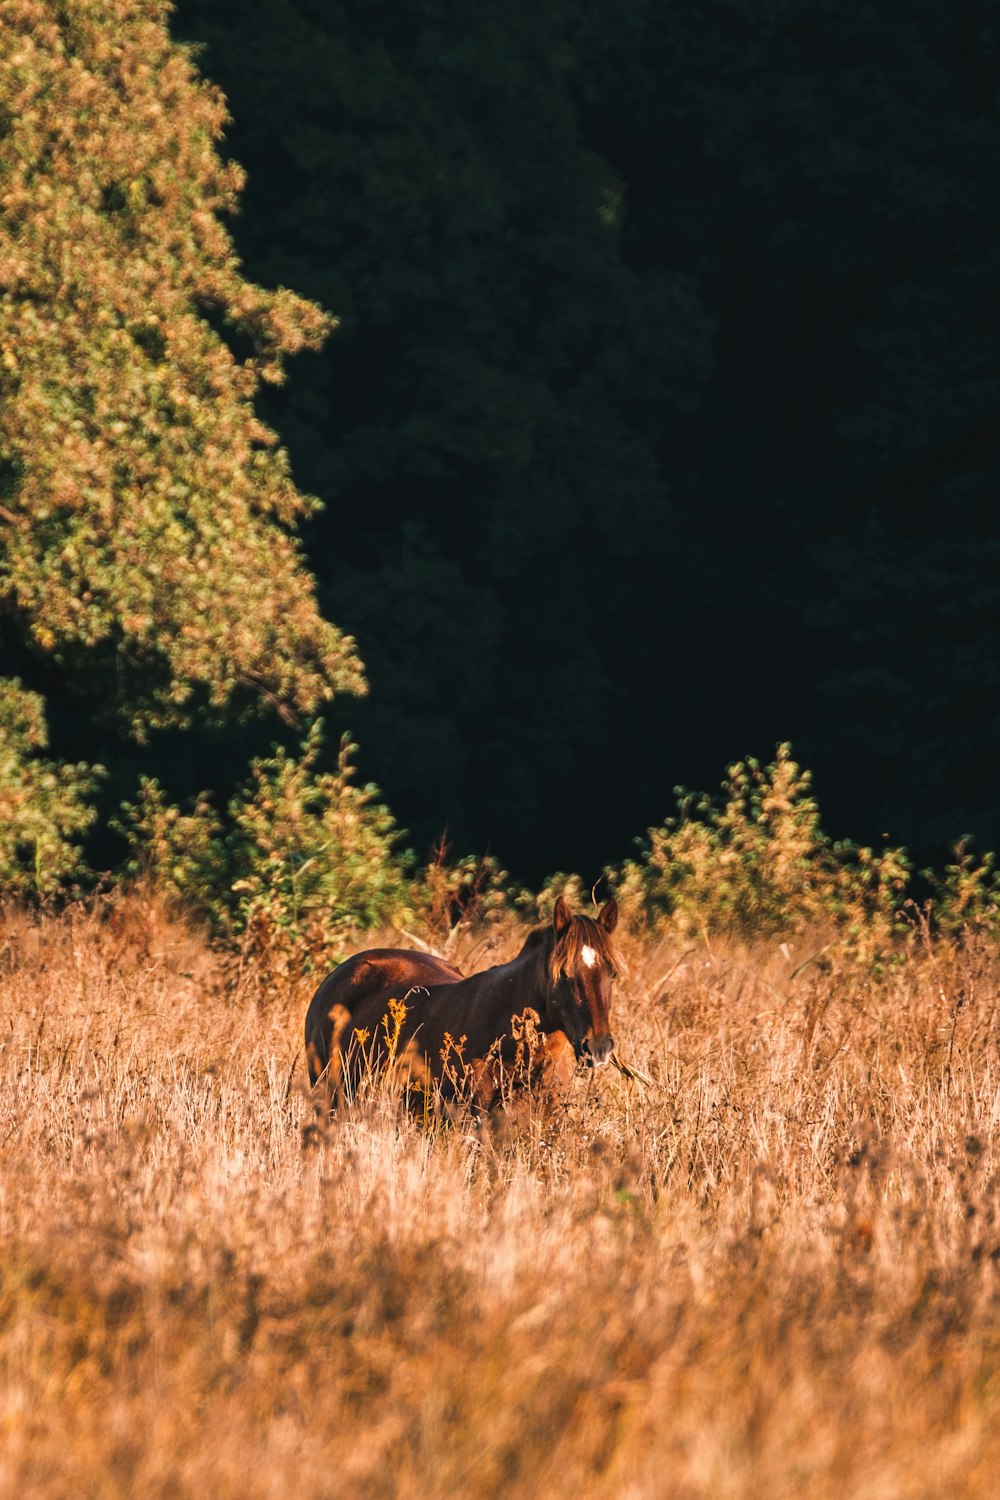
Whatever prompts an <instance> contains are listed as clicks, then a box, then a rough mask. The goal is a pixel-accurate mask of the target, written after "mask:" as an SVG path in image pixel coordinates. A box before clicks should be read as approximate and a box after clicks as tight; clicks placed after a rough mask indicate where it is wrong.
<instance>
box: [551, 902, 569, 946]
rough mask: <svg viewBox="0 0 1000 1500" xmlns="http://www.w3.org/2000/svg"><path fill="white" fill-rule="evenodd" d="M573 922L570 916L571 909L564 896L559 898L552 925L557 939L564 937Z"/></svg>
mask: <svg viewBox="0 0 1000 1500" xmlns="http://www.w3.org/2000/svg"><path fill="white" fill-rule="evenodd" d="M572 920H573V918H572V917H571V916H570V914H569V907H568V906H567V905H566V902H565V901H564V900H563V898H562V896H557V897H556V904H555V910H554V911H553V913H552V925H553V927H554V928H555V930H556V937H562V935H563V933H564V932H565V931H566V928H567V927H568V926H569V924H570V923H571V922H572Z"/></svg>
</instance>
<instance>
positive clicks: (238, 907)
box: [119, 722, 411, 965]
mask: <svg viewBox="0 0 1000 1500" xmlns="http://www.w3.org/2000/svg"><path fill="white" fill-rule="evenodd" d="M355 748H356V747H355V746H354V745H352V744H351V743H350V741H349V740H348V739H347V738H346V737H345V738H344V739H343V740H342V741H341V745H340V750H339V754H338V757H337V764H336V769H335V770H332V771H323V770H321V769H320V768H319V762H320V758H321V755H322V749H323V735H322V726H321V724H320V723H319V722H317V723H315V724H314V725H313V726H312V728H311V729H310V730H309V732H308V734H307V735H306V738H305V740H304V741H303V743H302V745H301V747H300V752H299V754H298V755H292V754H290V753H289V752H288V751H287V750H284V749H282V748H280V747H276V748H275V750H274V753H273V755H271V756H267V757H262V758H259V759H257V760H254V761H252V762H251V765H250V778H249V781H248V782H247V784H246V785H245V786H244V787H243V788H242V789H241V791H240V792H239V793H237V795H236V796H235V797H233V798H232V799H231V801H230V803H229V806H228V809H227V815H226V817H225V818H224V819H223V818H220V816H219V815H218V814H217V813H216V811H215V810H214V809H213V808H212V806H211V803H210V801H209V798H208V796H207V795H205V794H202V795H201V796H200V797H199V798H198V799H197V800H196V802H195V803H194V805H193V807H192V808H191V810H190V811H189V812H182V811H181V810H180V809H179V808H176V807H172V806H170V805H169V804H168V803H167V801H166V799H165V797H164V794H163V791H162V789H161V788H160V787H159V786H158V785H157V783H156V782H155V781H150V780H145V781H143V783H142V786H141V790H140V797H139V801H138V802H137V803H136V804H127V805H126V806H125V809H124V811H125V818H124V821H123V822H122V823H121V824H119V827H120V828H121V830H122V832H124V833H125V835H126V837H127V838H128V840H129V843H130V845H131V849H132V860H131V863H130V866H129V869H130V872H131V873H133V874H136V875H140V876H143V877H145V878H148V879H149V880H150V881H151V882H152V883H153V884H154V885H155V886H156V887H158V888H159V889H161V890H163V891H165V892H167V893H169V894H172V895H174V896H176V897H179V898H180V899H181V900H182V901H183V902H184V903H185V904H187V905H188V906H189V907H192V908H193V909H194V910H195V911H198V912H200V913H202V914H203V915H205V916H206V917H208V918H209V920H210V922H211V924H212V926H213V927H214V928H215V930H216V931H219V932H222V933H227V934H229V935H231V936H235V937H239V938H241V939H242V941H243V942H244V944H245V945H246V946H247V947H248V948H250V949H253V950H255V951H256V952H257V954H258V956H259V957H261V958H263V957H266V958H267V960H268V961H269V962H271V963H274V964H278V965H284V964H285V963H286V962H288V961H290V959H291V955H292V954H293V952H294V954H295V961H296V962H298V963H302V962H303V961H304V962H306V963H308V962H309V961H310V960H314V961H317V962H318V961H320V960H321V959H322V961H329V955H330V950H331V948H334V949H335V948H337V947H338V946H339V945H340V944H341V943H342V942H343V940H344V939H345V937H346V936H347V934H348V933H349V932H351V931H355V930H358V929H365V928H372V927H377V926H379V925H380V924H384V923H388V922H389V921H391V920H393V919H394V918H396V917H399V916H401V915H403V914H404V913H405V912H406V910H407V909H408V907H409V903H410V896H411V891H410V885H409V881H408V879H407V867H408V863H409V856H406V855H402V854H399V853H398V852H397V850H396V845H397V844H398V842H399V839H400V834H399V833H398V831H397V830H396V827H395V824H394V822H393V819H392V816H391V814H390V813H389V811H388V810H387V809H386V808H385V807H384V806H383V805H382V804H381V803H380V802H379V801H378V791H377V788H375V787H373V786H364V787H360V786H357V785H356V784H355V782H354V767H353V765H352V763H351V756H352V754H353V752H354V750H355Z"/></svg>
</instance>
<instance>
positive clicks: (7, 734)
mask: <svg viewBox="0 0 1000 1500" xmlns="http://www.w3.org/2000/svg"><path fill="white" fill-rule="evenodd" d="M47 745H48V732H47V729H46V724H45V710H44V704H43V700H42V699H41V698H40V697H39V695H38V694H37V693H31V692H28V691H27V690H26V689H25V688H24V687H22V685H21V683H20V682H19V681H18V679H17V678H16V677H14V678H2V679H0V889H2V890H3V891H4V893H5V894H9V895H17V896H39V895H48V894H50V893H51V892H53V891H55V890H56V889H58V888H59V887H60V886H61V885H64V884H65V883H66V882H67V881H70V880H73V879H75V878H77V877H78V876H80V875H81V874H83V873H84V870H85V866H84V863H83V856H82V853H81V850H80V845H79V842H78V840H79V839H80V838H81V837H82V836H83V834H85V833H86V831H87V829H88V828H89V827H90V826H91V824H92V823H93V821H94V817H95V810H94V808H93V806H91V804H90V802H89V801H88V799H89V798H90V797H91V795H92V794H93V792H94V790H95V787H96V784H97V782H98V780H99V778H100V777H101V776H102V774H103V771H102V768H101V767H100V766H88V765H84V764H83V763H80V764H78V765H57V764H55V763H54V762H52V761H48V760H45V759H43V758H42V757H41V756H40V755H39V753H38V752H39V751H42V750H44V749H45V748H46V747H47Z"/></svg>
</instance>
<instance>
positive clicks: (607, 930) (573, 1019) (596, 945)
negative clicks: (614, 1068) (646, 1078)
mask: <svg viewBox="0 0 1000 1500" xmlns="http://www.w3.org/2000/svg"><path fill="white" fill-rule="evenodd" d="M617 925H618V904H617V902H616V901H615V900H614V898H613V897H612V899H611V900H610V901H609V902H608V903H607V905H606V906H604V907H603V908H602V909H601V912H600V914H599V915H598V916H597V918H596V919H595V918H593V917H582V916H581V917H574V916H572V915H571V914H570V910H569V907H568V906H567V905H566V902H565V901H564V900H563V898H562V897H561V896H560V897H559V899H558V901H557V902H556V906H555V911H554V912H553V914H552V928H553V934H554V942H553V944H552V951H551V953H550V955H549V981H550V991H549V1008H550V1011H551V1013H552V1019H553V1020H554V1021H555V1022H556V1024H557V1025H558V1026H559V1027H560V1028H561V1030H563V1031H565V1033H566V1035H567V1036H568V1037H569V1039H570V1041H571V1042H572V1044H573V1050H574V1052H575V1053H576V1055H577V1058H578V1059H579V1060H580V1061H582V1062H586V1063H589V1064H590V1066H591V1067H594V1068H599V1067H601V1066H602V1065H603V1064H604V1063H606V1062H610V1060H611V1054H612V1052H613V1051H614V1050H615V1041H614V1037H613V1036H612V1035H611V1022H610V1011H611V990H612V986H613V985H614V982H615V980H616V978H617V977H618V975H619V974H620V973H622V972H623V971H624V964H623V962H622V958H621V954H620V953H619V952H618V948H617V946H616V944H615V943H614V941H613V939H612V936H611V934H612V933H613V932H614V930H615V927H616V926H617Z"/></svg>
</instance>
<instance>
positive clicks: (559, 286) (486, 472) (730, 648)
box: [53, 0, 1000, 879]
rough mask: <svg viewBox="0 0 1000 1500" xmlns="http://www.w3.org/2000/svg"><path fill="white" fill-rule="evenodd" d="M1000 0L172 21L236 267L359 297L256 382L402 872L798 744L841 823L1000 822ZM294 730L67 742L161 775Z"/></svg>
mask: <svg viewBox="0 0 1000 1500" xmlns="http://www.w3.org/2000/svg"><path fill="white" fill-rule="evenodd" d="M997 19H998V18H997V8H996V6H995V5H992V4H984V3H983V4H981V3H968V0H962V3H958V4H951V5H943V4H941V3H935V0H905V3H903V0H884V3H882V4H880V5H878V6H874V5H868V4H853V5H847V6H845V5H843V4H841V3H834V0H808V3H807V0H776V3H774V4H771V5H768V6H765V7H762V6H760V5H759V4H751V3H749V0H708V3H700V4H697V5H695V4H690V3H671V4H664V3H663V0H634V3H632V4H630V5H629V6H627V7H622V6H620V5H612V4H610V3H608V0H577V3H558V0H554V3H544V0H543V3H541V4H539V3H537V0H532V3H527V0H510V3H509V4H507V5H505V6H503V7H499V8H498V7H496V6H494V5H488V4H485V3H482V0H471V3H470V0H466V3H463V4H462V5H456V4H452V3H449V0H384V3H377V4H376V3H372V0H353V3H352V0H332V3H328V4H326V5H322V6H321V5H316V4H314V3H312V4H311V3H306V0H301V3H296V0H261V3H259V4H257V5H255V6H252V7H247V6H245V5H237V4H233V3H220V0H211V3H208V0H184V3H182V4H181V5H180V6H179V8H178V11H177V13H176V15H175V17H174V20H173V29H174V34H175V35H176V36H177V37H178V38H180V39H183V40H186V41H193V42H196V43H198V44H199V45H200V48H201V50H200V51H199V54H198V57H199V65H200V67H201V69H202V71H203V72H204V73H205V74H206V76H207V77H209V78H210V79H212V80H213V81H215V82H216V83H218V84H219V85H220V86H221V88H222V90H223V91H224V93H225V96H226V99H227V101H228V106H229V110H230V112H231V116H232V119H231V125H230V127H229V128H228V131H227V135H226V139H225V142H224V150H225V151H226V152H228V153H229V154H231V156H232V157H233V158H234V159H235V160H237V161H238V162H240V163H241V164H242V165H243V166H244V167H245V168H246V170H247V172H248V186H247V189H246V191H245V193H244V195H243V200H242V210H241V213H240V215H239V216H238V217H237V218H235V219H234V220H233V222H232V232H233V234H234V236H235V240H236V244H237V248H238V251H239V253H240V255H241V257H242V258H243V261H244V263H245V266H246V270H247V274H248V275H250V276H252V277H253V278H254V279H255V280H256V281H257V282H260V283H261V284H263V285H264V286H267V287H276V286H279V285H281V286H289V287H292V288H294V289H295V291H296V292H299V293H301V294H303V295H304V296H307V297H309V298H312V299H314V300H315V301H317V302H318V303H320V304H321V305H322V306H323V307H324V308H326V309H327V310H328V311H329V312H331V313H332V314H334V315H335V317H336V318H337V319H338V320H339V326H338V327H337V328H336V330H335V331H334V333H333V335H332V336H331V337H330V338H329V339H328V340H327V342H326V344H325V346H324V348H323V349H322V350H321V351H320V352H317V353H311V354H305V355H302V356H301V357H299V358H297V359H296V360H295V361H294V362H293V364H292V367H291V371H290V374H291V378H290V381H289V382H288V384H287V385H285V386H283V387H280V388H278V389H276V390H273V391H269V392H267V393H266V399H265V400H264V401H263V403H262V409H263V414H264V416H265V419H266V420H267V421H268V422H269V423H270V425H271V426H272V427H273V428H275V429H276V430H277V431H278V433H279V434H280V436H281V439H282V441H283V442H284V443H285V444H286V445H287V447H288V450H289V452H290V455H291V460H292V465H293V470H294V476H295V480H296V482H297V484H298V485H299V486H300V488H302V489H303V490H305V491H306V492H309V493H311V494H313V495H316V496H318V497H319V498H320V499H321V500H322V502H323V506H324V508H323V510H322V512H321V513H320V514H318V516H316V517H315V518H314V519H312V520H311V521H310V522H309V524H308V525H307V527H306V530H305V538H306V551H307V558H308V563H309V566H310V568H311V570H312V572H313V573H314V575H315V577H316V579H317V581H318V586H319V597H320V601H321V604H322V608H323V612H324V614H325V615H326V617H327V618H328V619H330V620H332V621H334V622H335V623H336V624H337V626H338V627H340V628H341V629H343V630H346V631H348V632H350V633H351V634H352V635H354V636H355V637H356V639H357V642H358V650H359V654H360V657H361V659H362V661H363V662H364V664H365V667H366V670H367V674H368V680H369V685H370V693H369V696H368V697H367V698H365V699H363V700H359V699H353V698H349V697H348V698H338V700H337V702H336V703H335V705H334V707H333V709H332V711H331V714H330V717H329V723H330V725H331V726H332V727H333V728H334V729H338V730H339V729H342V728H349V729H350V731H351V733H352V734H353V735H354V736H356V738H357V739H358V741H359V743H360V746H361V750H360V767H361V771H362V773H363V775H364V777H365V778H371V779H373V780H375V781H376V782H377V783H378V784H379V786H380V787H381V789H382V791H383V793H384V795H385V798H386V801H387V802H388V804H389V806H390V807H391V808H392V810H393V812H394V813H395V815H396V817H397V819H398V821H399V822H400V823H401V824H402V825H403V827H405V828H406V829H407V830H408V833H409V841H410V842H411V844H412V845H413V847H414V849H415V850H416V851H417V853H418V855H419V856H420V857H425V856H426V854H427V852H428V850H429V848H430V847H431V845H432V844H433V842H434V840H435V839H436V838H437V837H439V836H441V835H442V834H445V835H446V836H447V838H448V839H449V840H450V842H451V844H452V847H453V848H454V849H455V850H456V852H465V851H467V850H478V851H484V850H490V851H492V852H494V853H495V854H496V856H497V857H498V858H499V859H500V860H501V861H502V862H503V863H504V864H505V865H506V866H507V867H508V868H509V869H511V870H512V871H513V872H515V873H516V874H518V875H520V876H522V877H523V878H526V879H537V878H539V877H540V876H541V875H543V874H544V873H546V872H547V871H549V870H552V869H554V868H562V869H570V868H573V869H580V870H581V871H582V872H583V873H584V874H585V875H588V876H589V875H593V876H596V875H597V873H598V872H599V870H600V868H601V866H602V865H603V864H604V863H605V862H606V861H608V860H611V859H616V858H621V857H623V856H624V855H625V854H626V853H627V852H628V850H629V848H630V846H631V842H632V839H633V838H634V837H635V836H636V835H639V834H641V833H642V831H643V830H644V829H645V828H646V827H648V826H649V825H650V824H652V823H655V822H659V821H661V820H662V819H663V817H664V816H665V815H666V814H667V813H669V812H670V811H671V810H672V809H673V806H674V801H675V797H674V788H675V787H676V786H677V785H679V784H680V785H684V786H689V787H695V788H699V789H710V788H712V787H714V786H715V785H717V783H718V782H719V780H720V778H721V776H722V774H723V771H724V769H725V767H726V765H727V764H729V763H730V762H731V761H733V760H734V759H736V758H738V757H741V756H743V755H746V754H751V755H757V756H760V757H762V758H764V757H768V756H769V755H770V754H771V753H772V752H773V750H774V746H775V744H776V742H778V741H783V740H789V741H791V742H792V744H793V746H794V750H795V753H796V757H797V759H798V760H799V761H800V762H802V763H803V764H805V765H807V766H809V767H810V768H811V769H812V770H813V772H814V776H815V786H816V790H817V794H818V797H819V801H820V804H821V807H822V809H823V815H824V822H825V825H826V827H827V829H828V831H829V832H830V833H831V834H832V835H834V836H837V837H840V836H849V837H853V838H857V839H861V840H865V841H867V842H871V843H875V844H878V843H880V842H881V841H883V839H885V838H889V839H891V840H892V841H893V842H894V843H901V844H905V845H906V846H907V847H908V848H909V849H910V850H911V851H912V852H913V853H914V854H915V855H916V856H917V858H925V859H930V860H936V859H938V858H939V857H940V856H941V855H942V853H943V851H944V850H945V849H946V847H947V845H948V844H949V842H951V841H953V840H954V839H956V838H957V837H959V836H960V835H963V834H966V833H971V834H972V835H973V836H974V837H975V839H976V841H977V843H978V845H979V846H980V847H983V846H989V847H993V846H995V845H996V843H997V842H998V840H1000V815H998V811H997V804H996V800H995V797H994V793H993V774H994V764H995V760H996V754H997V748H998V740H1000V721H998V703H1000V699H998V694H997V686H998V681H997V679H998V675H1000V569H998V566H997V563H998V543H997V528H996V523H995V506H996V499H995V496H996V483H997V471H998V464H1000V424H998V422H997V416H996V413H997V403H998V394H1000V372H998V365H997V349H998V341H997V333H998V329H997V318H998V305H997V286H998V285H1000V264H998V261H1000V232H998V231H1000V225H998V222H997V221H998V217H1000V214H998V198H997V191H996V182H997V168H998V164H1000V115H998V109H997V84H998V46H1000V36H998V31H997ZM53 717H54V734H55V736H56V738H57V739H58V736H59V734H60V733H62V734H63V736H64V737H65V735H66V734H67V733H68V732H69V731H68V729H67V725H70V727H71V722H72V721H71V720H66V721H65V722H64V723H63V724H62V728H60V721H59V716H58V711H57V710H56V711H54V716H53ZM274 737H275V726H274V724H269V725H268V724H265V725H258V726H257V727H255V728H246V727H244V728H240V729H239V730H238V731H233V730H230V731H229V732H228V733H225V734H222V733H217V734H215V735H214V736H211V737H210V736H208V735H207V734H206V735H203V736H201V737H197V736H194V737H193V736H191V735H187V736H184V737H183V739H182V743H181V744H180V745H178V742H177V740H176V739H175V738H174V739H172V738H170V737H169V736H161V737H159V738H155V737H154V739H153V741H152V742H151V743H150V744H148V745H146V746H144V747H142V748H141V749H133V750H131V751H125V750H123V749H122V748H121V747H118V749H117V750H115V748H114V747H112V746H109V744H108V743H106V742H103V741H102V742H101V743H100V744H95V745H93V746H88V745H85V746H84V748H85V749H92V750H93V751H94V753H95V754H97V755H100V756H101V757H102V758H103V759H104V761H105V763H108V764H112V765H113V766H115V767H117V768H118V769H117V770H116V771H115V775H114V776H113V777H112V778H111V780H110V782H109V784H108V788H107V795H108V796H109V797H111V796H112V795H113V794H115V793H117V792H119V791H120V790H121V788H122V787H125V786H126V785H127V782H128V776H129V774H131V772H132V771H134V768H135V765H137V764H139V763H141V764H142V765H143V767H147V766H149V765H150V764H153V765H154V767H155V769H156V773H157V774H158V775H159V776H160V777H161V779H162V780H163V781H164V782H165V783H166V784H168V785H169V786H170V787H171V789H172V791H174V792H176V794H177V795H178V796H180V795H183V794H190V793H191V792H192V791H194V790H197V789H198V788H199V787H201V786H205V785H213V786H215V787H216V788H217V789H218V788H220V787H222V786H223V783H224V782H225V780H226V776H227V774H228V770H227V768H228V767H229V766H232V777H233V778H234V779H235V777H236V776H237V775H238V774H239V772H240V770H241V769H242V766H243V765H244V764H245V761H246V757H247V751H248V746H249V747H250V748H257V749H260V748H266V746H267V744H268V743H270V741H271V740H273V739H274ZM331 739H333V736H331ZM223 789H224V787H223Z"/></svg>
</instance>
